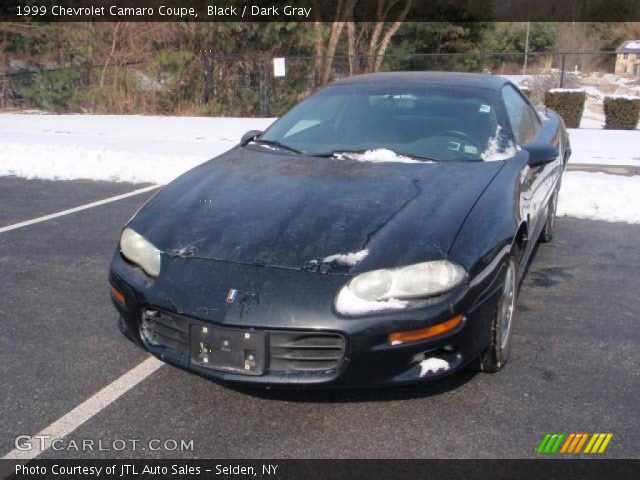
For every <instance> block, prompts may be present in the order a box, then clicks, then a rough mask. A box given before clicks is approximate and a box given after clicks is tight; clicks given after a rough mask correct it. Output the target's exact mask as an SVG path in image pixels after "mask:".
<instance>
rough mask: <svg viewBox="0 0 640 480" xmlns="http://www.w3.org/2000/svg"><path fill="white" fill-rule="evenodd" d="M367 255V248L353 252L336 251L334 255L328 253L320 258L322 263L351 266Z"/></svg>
mask: <svg viewBox="0 0 640 480" xmlns="http://www.w3.org/2000/svg"><path fill="white" fill-rule="evenodd" d="M367 255H369V250H367V249H365V250H360V251H359V252H355V253H337V254H335V255H329V256H328V257H325V258H324V259H323V260H322V263H333V262H335V263H337V264H338V265H342V266H345V267H352V266H354V265H356V264H357V263H360V262H361V261H362V260H364V259H365V258H366V256H367Z"/></svg>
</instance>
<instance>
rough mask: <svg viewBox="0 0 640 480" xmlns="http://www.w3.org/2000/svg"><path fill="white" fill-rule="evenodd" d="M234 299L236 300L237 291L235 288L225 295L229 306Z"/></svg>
mask: <svg viewBox="0 0 640 480" xmlns="http://www.w3.org/2000/svg"><path fill="white" fill-rule="evenodd" d="M236 298H238V290H236V289H235V288H232V289H230V290H229V293H227V303H229V304H231V303H233V302H235V301H236Z"/></svg>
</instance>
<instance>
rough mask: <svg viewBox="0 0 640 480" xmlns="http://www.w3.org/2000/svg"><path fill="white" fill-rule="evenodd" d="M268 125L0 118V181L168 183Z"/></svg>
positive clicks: (111, 118) (227, 120)
mask: <svg viewBox="0 0 640 480" xmlns="http://www.w3.org/2000/svg"><path fill="white" fill-rule="evenodd" d="M271 122H273V119H261V118H207V117H150V116H139V115H21V114H0V175H17V176H21V177H25V178H44V179H52V180H73V179H79V178H84V179H92V180H110V181H123V182H124V181H126V182H135V183H138V182H154V183H167V182H169V181H171V180H172V179H174V178H175V177H177V176H178V175H180V174H181V173H183V172H185V171H186V170H189V169H190V168H193V167H195V166H196V165H198V164H200V163H202V162H204V161H206V160H208V159H210V158H213V157H215V156H216V155H219V154H221V153H223V152H225V151H226V150H229V149H230V148H231V147H233V146H234V145H235V144H237V143H238V142H239V141H240V137H241V136H242V135H243V134H244V133H245V132H246V131H247V130H253V129H256V130H263V129H265V128H266V127H267V126H269V124H271Z"/></svg>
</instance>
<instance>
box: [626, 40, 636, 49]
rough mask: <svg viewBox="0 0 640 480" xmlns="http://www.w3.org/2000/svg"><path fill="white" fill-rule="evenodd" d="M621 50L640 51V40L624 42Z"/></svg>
mask: <svg viewBox="0 0 640 480" xmlns="http://www.w3.org/2000/svg"><path fill="white" fill-rule="evenodd" d="M622 48H625V49H627V48H628V49H631V50H640V40H629V41H628V42H625V43H624V45H623V46H622Z"/></svg>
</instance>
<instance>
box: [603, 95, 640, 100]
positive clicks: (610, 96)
mask: <svg viewBox="0 0 640 480" xmlns="http://www.w3.org/2000/svg"><path fill="white" fill-rule="evenodd" d="M605 98H613V99H619V98H621V99H624V100H640V97H639V96H638V95H607V96H605Z"/></svg>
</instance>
